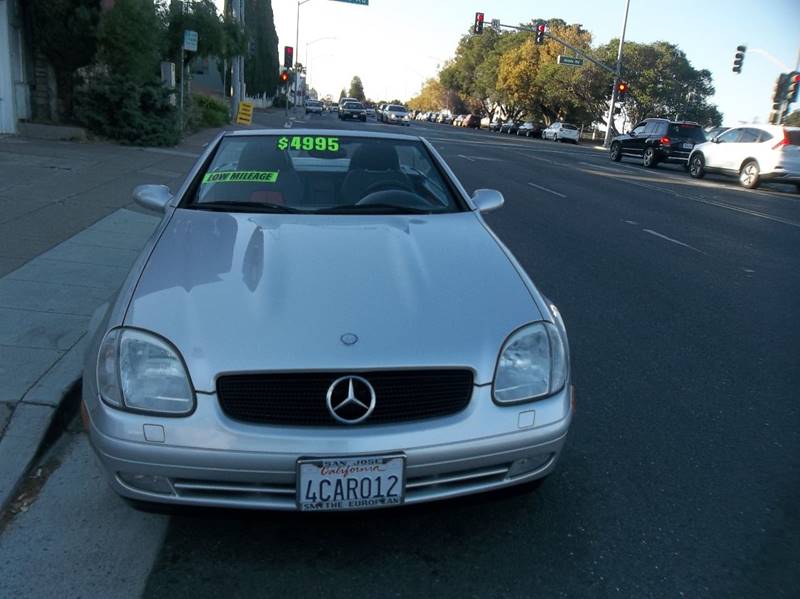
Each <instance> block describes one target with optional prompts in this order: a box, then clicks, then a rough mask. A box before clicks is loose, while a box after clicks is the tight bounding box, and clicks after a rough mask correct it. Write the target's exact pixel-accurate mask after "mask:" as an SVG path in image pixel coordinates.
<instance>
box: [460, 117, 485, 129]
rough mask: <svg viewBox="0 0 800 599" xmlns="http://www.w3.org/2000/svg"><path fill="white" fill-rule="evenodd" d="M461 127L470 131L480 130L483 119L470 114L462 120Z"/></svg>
mask: <svg viewBox="0 0 800 599" xmlns="http://www.w3.org/2000/svg"><path fill="white" fill-rule="evenodd" d="M461 126H462V127H467V128H468V129H480V127H481V119H480V117H478V115H475V114H468V115H466V116H465V117H464V118H463V119H461Z"/></svg>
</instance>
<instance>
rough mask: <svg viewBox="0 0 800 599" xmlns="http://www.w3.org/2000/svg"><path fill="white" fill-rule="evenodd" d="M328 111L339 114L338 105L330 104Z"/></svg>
mask: <svg viewBox="0 0 800 599" xmlns="http://www.w3.org/2000/svg"><path fill="white" fill-rule="evenodd" d="M330 111H331V112H339V105H338V104H331V106H330Z"/></svg>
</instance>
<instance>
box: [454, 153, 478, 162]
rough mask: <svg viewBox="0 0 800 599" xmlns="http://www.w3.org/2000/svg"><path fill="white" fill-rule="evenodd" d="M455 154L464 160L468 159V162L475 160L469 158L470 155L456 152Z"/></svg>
mask: <svg viewBox="0 0 800 599" xmlns="http://www.w3.org/2000/svg"><path fill="white" fill-rule="evenodd" d="M456 156H458V157H459V158H464V159H465V160H469V161H470V162H475V160H474V159H473V158H471V157H470V156H464V154H456Z"/></svg>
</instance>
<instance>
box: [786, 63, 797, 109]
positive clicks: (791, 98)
mask: <svg viewBox="0 0 800 599" xmlns="http://www.w3.org/2000/svg"><path fill="white" fill-rule="evenodd" d="M799 94H800V73H798V72H797V71H795V72H794V73H791V74H790V75H789V88H788V90H787V91H786V104H787V105H788V104H792V103H793V102H797V97H798V95H799Z"/></svg>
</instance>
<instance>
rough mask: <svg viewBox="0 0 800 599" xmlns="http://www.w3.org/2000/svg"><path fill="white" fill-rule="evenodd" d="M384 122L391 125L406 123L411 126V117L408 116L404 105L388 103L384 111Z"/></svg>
mask: <svg viewBox="0 0 800 599" xmlns="http://www.w3.org/2000/svg"><path fill="white" fill-rule="evenodd" d="M384 115H385V116H384V122H386V123H389V124H392V125H406V126H407V127H410V126H411V122H410V121H411V119H410V118H409V116H408V111H407V110H406V108H405V106H401V105H400V104H389V105H388V106H387V107H386V110H385V111H384Z"/></svg>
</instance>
